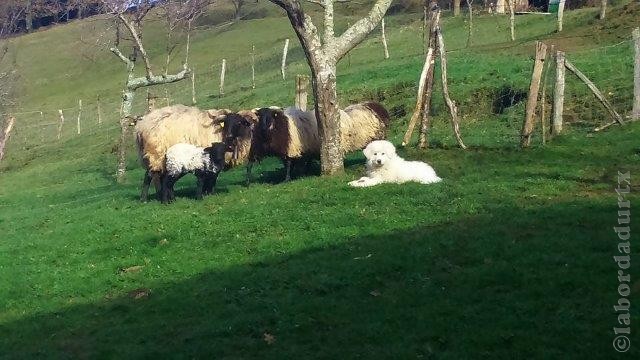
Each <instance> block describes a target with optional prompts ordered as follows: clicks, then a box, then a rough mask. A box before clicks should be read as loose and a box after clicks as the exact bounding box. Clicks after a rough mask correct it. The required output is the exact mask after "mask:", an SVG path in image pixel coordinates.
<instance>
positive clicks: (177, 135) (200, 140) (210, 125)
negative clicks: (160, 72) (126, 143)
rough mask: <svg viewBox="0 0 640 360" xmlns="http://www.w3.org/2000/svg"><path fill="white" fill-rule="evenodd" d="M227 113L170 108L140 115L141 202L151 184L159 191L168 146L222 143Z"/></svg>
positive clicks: (137, 132) (138, 131)
mask: <svg viewBox="0 0 640 360" xmlns="http://www.w3.org/2000/svg"><path fill="white" fill-rule="evenodd" d="M229 112H230V111H229V110H206V111H203V110H200V109H198V108H195V107H188V106H184V105H173V106H167V107H163V108H160V109H157V110H154V111H152V112H150V113H148V114H146V115H145V116H143V117H142V119H141V120H140V121H138V122H137V123H136V128H135V132H136V142H137V145H138V154H139V157H140V159H141V162H142V164H143V166H144V168H145V170H146V172H145V177H144V181H143V183H142V192H141V195H140V200H141V201H146V200H147V197H148V192H149V185H150V183H151V182H152V181H153V182H154V184H155V187H156V190H158V189H160V178H161V175H162V173H163V171H164V164H165V154H166V152H167V149H168V148H169V147H171V146H173V145H175V144H179V143H186V144H192V145H196V146H200V147H206V146H209V145H210V144H212V143H214V142H221V141H223V126H222V125H221V121H222V119H223V117H224V116H225V115H226V114H228V113H229Z"/></svg>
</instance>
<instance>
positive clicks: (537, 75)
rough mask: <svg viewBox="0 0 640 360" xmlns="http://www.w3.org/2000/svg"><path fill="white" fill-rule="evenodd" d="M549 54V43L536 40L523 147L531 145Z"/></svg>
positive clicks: (523, 126)
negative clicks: (539, 94) (545, 61)
mask: <svg viewBox="0 0 640 360" xmlns="http://www.w3.org/2000/svg"><path fill="white" fill-rule="evenodd" d="M546 55H547V45H545V44H544V43H542V42H540V41H537V42H536V59H535V63H534V64H533V73H532V75H531V84H530V85H529V99H528V100H527V107H526V115H525V118H524V123H523V124H522V133H521V140H520V146H522V147H523V148H526V147H528V146H529V145H531V135H532V133H533V127H534V125H535V124H534V117H535V114H536V107H537V105H538V93H539V92H540V79H541V76H542V69H543V67H544V59H545V57H546Z"/></svg>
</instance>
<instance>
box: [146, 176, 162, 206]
mask: <svg viewBox="0 0 640 360" xmlns="http://www.w3.org/2000/svg"><path fill="white" fill-rule="evenodd" d="M149 176H151V180H152V182H153V187H154V188H155V189H156V198H157V199H158V200H161V197H162V176H163V175H162V173H161V172H159V171H150V172H149Z"/></svg>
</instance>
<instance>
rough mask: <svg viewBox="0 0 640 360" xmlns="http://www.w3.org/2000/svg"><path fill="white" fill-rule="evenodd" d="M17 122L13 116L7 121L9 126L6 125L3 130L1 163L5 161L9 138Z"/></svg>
mask: <svg viewBox="0 0 640 360" xmlns="http://www.w3.org/2000/svg"><path fill="white" fill-rule="evenodd" d="M15 122H16V118H14V117H13V116H12V117H10V118H9V120H7V125H5V127H4V130H2V137H0V161H1V160H2V159H4V154H5V151H4V149H5V147H6V146H7V142H8V141H9V137H10V136H11V130H13V125H14V124H15Z"/></svg>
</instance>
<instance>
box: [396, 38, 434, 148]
mask: <svg viewBox="0 0 640 360" xmlns="http://www.w3.org/2000/svg"><path fill="white" fill-rule="evenodd" d="M432 64H434V62H433V49H432V48H429V50H427V57H426V59H425V62H424V66H423V67H422V73H421V74H420V81H419V83H418V96H417V100H416V107H415V109H414V110H413V115H411V120H409V128H408V129H407V131H406V132H405V134H404V138H403V140H402V146H406V145H408V144H409V141H410V140H411V135H412V134H413V129H414V128H415V126H416V124H417V123H418V119H419V118H420V114H422V111H423V109H424V101H425V96H424V93H425V86H426V83H427V75H428V73H429V68H430V67H431V66H432Z"/></svg>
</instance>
